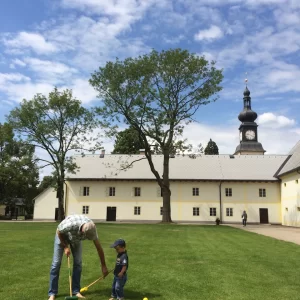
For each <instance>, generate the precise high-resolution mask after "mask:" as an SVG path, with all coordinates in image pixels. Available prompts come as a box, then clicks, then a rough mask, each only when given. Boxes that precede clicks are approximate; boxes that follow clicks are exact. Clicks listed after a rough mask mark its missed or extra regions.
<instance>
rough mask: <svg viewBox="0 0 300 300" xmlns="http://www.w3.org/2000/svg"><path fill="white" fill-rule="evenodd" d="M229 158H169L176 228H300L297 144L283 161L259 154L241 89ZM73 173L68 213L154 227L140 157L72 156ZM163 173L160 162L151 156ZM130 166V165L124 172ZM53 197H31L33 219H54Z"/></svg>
mask: <svg viewBox="0 0 300 300" xmlns="http://www.w3.org/2000/svg"><path fill="white" fill-rule="evenodd" d="M243 101H244V109H243V111H242V112H241V113H240V115H239V120H240V121H241V125H240V127H239V132H240V137H241V139H240V144H239V145H238V146H237V148H236V151H235V155H175V156H172V158H170V180H171V186H170V189H171V217H172V220H173V221H176V222H214V221H215V220H216V218H220V219H221V221H222V222H223V223H239V222H241V215H242V212H243V211H244V210H246V212H247V214H248V221H249V222H250V223H271V224H283V225H287V226H300V189H299V188H300V184H298V181H300V142H298V144H297V145H296V146H295V147H294V148H293V149H292V150H291V151H290V153H288V154H287V155H264V153H265V150H264V149H263V146H262V145H261V143H259V141H258V129H257V124H256V123H255V120H256V118H257V114H256V113H255V112H254V111H252V109H251V98H250V91H249V90H248V88H247V87H246V90H245V91H244V98H243ZM74 159H75V161H76V164H77V165H78V166H79V171H78V172H77V173H76V174H69V175H68V177H67V180H66V189H65V211H66V214H67V215H69V214H86V215H87V216H89V217H90V218H91V219H93V220H95V221H154V222H156V221H160V220H161V219H162V215H161V214H162V203H163V201H162V194H161V189H160V187H159V186H158V184H157V182H156V180H155V177H154V175H153V174H152V172H151V170H150V168H149V164H148V161H147V159H146V157H145V154H144V153H140V155H107V154H105V152H104V151H103V152H102V153H101V155H86V156H85V157H81V156H75V157H74ZM153 163H154V166H155V168H156V170H157V171H158V172H159V174H162V167H163V156H162V155H153ZM129 166H130V167H129ZM57 204H58V201H57V199H56V192H55V191H54V190H53V189H51V190H47V191H45V192H44V193H43V194H41V195H39V196H38V197H36V199H35V210H34V219H36V220H38V219H46V220H54V219H55V214H56V213H55V212H56V211H57V207H58V205H57Z"/></svg>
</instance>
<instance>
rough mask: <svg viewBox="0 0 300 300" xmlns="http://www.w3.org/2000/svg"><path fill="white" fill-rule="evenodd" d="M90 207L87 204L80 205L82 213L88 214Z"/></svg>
mask: <svg viewBox="0 0 300 300" xmlns="http://www.w3.org/2000/svg"><path fill="white" fill-rule="evenodd" d="M89 210H90V207H89V206H82V214H83V215H88V214H89Z"/></svg>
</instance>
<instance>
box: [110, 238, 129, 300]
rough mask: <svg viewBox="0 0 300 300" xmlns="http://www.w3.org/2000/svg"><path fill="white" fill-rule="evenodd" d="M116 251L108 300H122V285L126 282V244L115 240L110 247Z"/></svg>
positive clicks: (120, 240)
mask: <svg viewBox="0 0 300 300" xmlns="http://www.w3.org/2000/svg"><path fill="white" fill-rule="evenodd" d="M110 247H111V248H115V249H116V251H117V253H118V254H117V260H116V265H115V270H114V281H113V284H112V292H111V298H110V299H109V300H114V299H118V300H124V285H125V283H126V281H127V270H128V255H127V251H126V243H125V241H124V240H122V239H118V240H116V241H115V242H114V243H113V244H112V245H111V246H110Z"/></svg>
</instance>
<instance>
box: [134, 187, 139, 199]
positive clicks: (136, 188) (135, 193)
mask: <svg viewBox="0 0 300 300" xmlns="http://www.w3.org/2000/svg"><path fill="white" fill-rule="evenodd" d="M134 196H135V197H140V196H141V188H140V187H135V188H134Z"/></svg>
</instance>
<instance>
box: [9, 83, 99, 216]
mask: <svg viewBox="0 0 300 300" xmlns="http://www.w3.org/2000/svg"><path fill="white" fill-rule="evenodd" d="M8 121H9V122H10V124H11V126H12V127H13V128H14V129H15V131H16V132H18V133H19V134H20V135H22V138H23V139H26V142H27V143H28V144H30V145H32V146H34V147H39V148H41V149H43V150H44V151H45V152H46V153H47V154H48V156H49V158H39V161H41V162H43V166H42V167H45V166H49V165H50V166H52V167H53V168H54V172H55V174H56V178H57V184H56V187H57V190H58V196H59V219H62V218H63V217H64V208H63V203H64V202H63V197H64V191H63V184H64V180H65V172H66V171H67V172H75V171H76V169H77V166H76V164H75V163H74V162H73V161H72V158H71V156H70V155H69V154H70V153H72V152H73V153H74V152H75V151H78V152H80V153H81V154H83V153H84V152H85V151H95V150H97V149H99V148H100V144H99V142H98V138H99V137H98V136H94V137H93V136H91V134H92V132H93V130H94V129H95V128H97V127H98V126H99V122H98V121H97V119H96V118H95V115H94V114H93V113H92V112H90V111H89V110H87V109H86V108H84V107H83V106H82V105H81V101H80V100H77V99H75V98H73V95H72V91H70V90H64V91H62V92H59V91H58V89H57V88H55V89H54V90H53V91H52V92H50V93H49V96H48V97H46V96H44V95H42V94H37V95H35V96H34V97H33V99H31V100H25V99H24V100H23V101H22V103H21V104H20V106H19V107H17V108H15V109H14V110H12V111H11V113H10V115H9V116H8ZM89 135H90V136H89Z"/></svg>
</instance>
